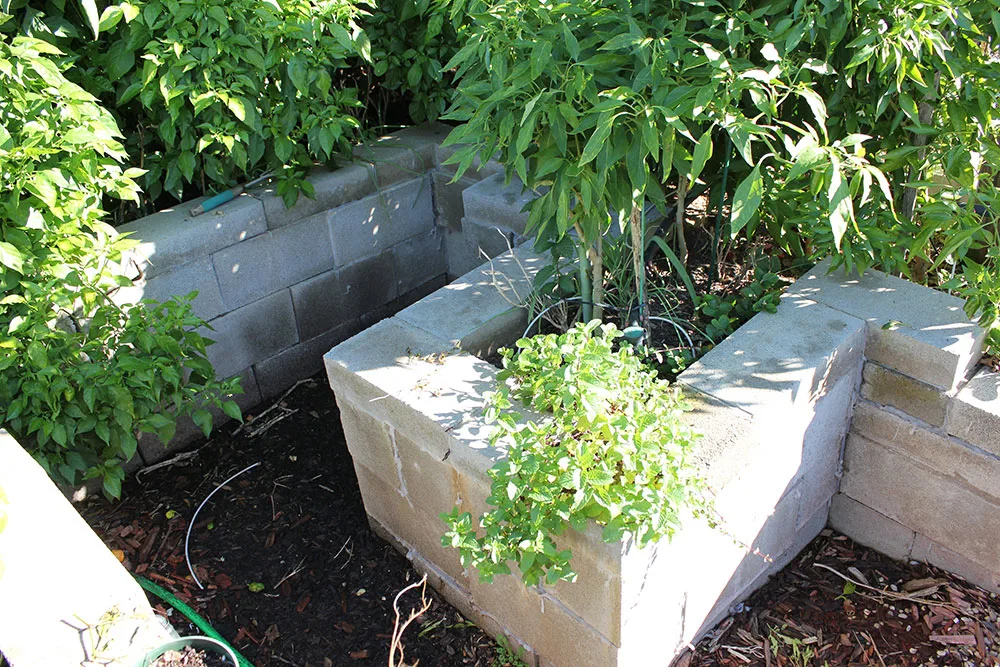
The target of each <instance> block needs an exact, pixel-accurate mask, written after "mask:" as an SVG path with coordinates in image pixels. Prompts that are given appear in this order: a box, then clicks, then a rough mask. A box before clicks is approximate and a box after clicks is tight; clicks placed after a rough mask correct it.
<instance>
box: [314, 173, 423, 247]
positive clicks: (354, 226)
mask: <svg viewBox="0 0 1000 667" xmlns="http://www.w3.org/2000/svg"><path fill="white" fill-rule="evenodd" d="M428 183H429V181H428V180H427V179H425V178H421V179H417V180H415V181H411V182H409V183H404V184H402V185H399V186H396V187H394V188H390V189H388V190H385V191H382V192H379V193H378V194H375V195H371V196H369V197H366V198H364V199H362V200H360V201H357V202H354V203H351V204H347V205H346V206H341V207H340V208H337V209H335V210H332V211H330V212H329V217H328V223H329V225H330V238H331V240H332V242H333V253H334V257H335V258H336V263H337V266H344V265H347V264H351V263H352V262H356V261H358V260H360V259H364V258H365V257H370V256H372V255H374V254H377V253H379V252H381V251H383V250H385V249H387V248H390V247H392V246H393V245H395V244H397V243H399V242H401V241H404V240H406V239H408V238H410V237H411V236H416V235H418V234H421V233H424V232H428V231H430V230H431V229H433V227H434V209H433V206H432V204H431V190H430V185H429V184H428Z"/></svg>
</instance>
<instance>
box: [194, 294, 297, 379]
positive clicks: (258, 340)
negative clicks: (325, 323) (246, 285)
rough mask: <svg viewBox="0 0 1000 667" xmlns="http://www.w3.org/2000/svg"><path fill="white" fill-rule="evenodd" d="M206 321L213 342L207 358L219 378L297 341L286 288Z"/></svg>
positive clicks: (290, 302) (289, 297) (236, 371)
mask: <svg viewBox="0 0 1000 667" xmlns="http://www.w3.org/2000/svg"><path fill="white" fill-rule="evenodd" d="M209 324H210V325H211V326H212V328H213V329H214V331H210V332H208V336H209V337H210V338H212V339H213V340H215V341H216V344H215V345H212V346H211V347H210V348H208V359H209V361H211V362H212V364H213V365H214V366H215V371H216V373H217V374H218V375H219V377H230V376H232V375H235V374H236V373H239V372H241V371H242V370H243V369H245V368H248V367H250V366H252V365H253V364H255V363H257V362H258V361H262V360H264V359H267V358H268V357H273V356H274V355H275V354H277V353H278V352H280V351H281V350H284V349H285V348H287V347H291V346H292V345H295V344H296V343H298V342H299V337H298V333H297V331H296V326H295V313H294V311H293V309H292V297H291V295H290V294H289V292H288V290H281V291H280V292H275V293H274V294H271V295H269V296H266V297H264V298H263V299H259V300H257V301H254V302H253V303H250V304H247V305H246V306H243V307H242V308H237V309H236V310H234V311H232V312H231V313H227V314H225V315H223V316H221V317H217V318H215V319H214V320H212V321H211V322H209Z"/></svg>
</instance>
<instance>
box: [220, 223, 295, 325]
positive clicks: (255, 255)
mask: <svg viewBox="0 0 1000 667" xmlns="http://www.w3.org/2000/svg"><path fill="white" fill-rule="evenodd" d="M212 263H213V264H214V265H215V273H216V275H217V276H218V280H219V289H220V290H221V292H222V300H223V301H224V302H225V304H226V311H231V310H236V309H237V308H239V307H240V306H245V305H247V304H248V303H250V302H251V301H256V300H257V299H259V298H260V297H261V296H266V295H268V294H272V293H274V292H277V291H278V290H279V289H281V288H282V287H287V285H282V284H281V283H280V281H279V280H278V274H277V270H276V266H275V264H276V262H275V260H274V254H273V244H272V240H271V236H270V234H267V233H265V234H261V235H260V236H256V237H254V238H252V239H250V240H248V241H243V242H241V243H237V244H235V245H231V246H229V247H228V248H223V249H222V250H220V251H219V252H217V253H215V254H213V255H212Z"/></svg>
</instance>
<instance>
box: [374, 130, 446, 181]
mask: <svg viewBox="0 0 1000 667" xmlns="http://www.w3.org/2000/svg"><path fill="white" fill-rule="evenodd" d="M440 134H441V133H440V131H439V130H438V129H436V128H431V129H430V130H429V131H424V132H411V133H408V134H399V133H397V134H393V135H390V136H387V137H382V138H380V139H379V140H377V141H375V142H372V143H369V144H362V145H360V146H356V147H355V148H354V159H355V160H357V161H359V162H362V163H365V164H370V165H372V167H373V168H374V170H375V175H376V179H377V180H378V184H379V187H386V186H388V185H392V184H394V183H399V182H400V181H405V180H408V179H411V178H414V177H417V176H420V175H421V174H424V173H426V172H428V171H430V170H431V169H433V168H434V149H435V146H436V144H437V141H438V137H439V135H440ZM441 139H442V140H443V137H441Z"/></svg>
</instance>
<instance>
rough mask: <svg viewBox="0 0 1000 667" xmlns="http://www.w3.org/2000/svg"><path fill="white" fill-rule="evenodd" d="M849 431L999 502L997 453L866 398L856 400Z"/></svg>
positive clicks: (999, 486) (999, 474) (998, 462)
mask: <svg viewBox="0 0 1000 667" xmlns="http://www.w3.org/2000/svg"><path fill="white" fill-rule="evenodd" d="M851 430H852V431H853V432H855V433H857V434H858V435H861V436H863V437H865V438H867V439H868V440H871V441H873V442H877V443H879V444H881V445H885V446H887V447H889V448H890V449H892V450H894V451H896V452H899V453H900V454H903V455H905V456H908V457H909V458H911V459H914V460H916V461H918V462H920V463H921V464H922V465H924V466H926V467H928V468H930V469H932V470H936V471H937V472H938V473H940V474H941V475H944V476H946V477H951V478H952V479H954V481H955V483H957V484H965V485H968V486H969V487H971V488H972V489H975V491H976V493H979V494H980V495H984V496H987V497H990V498H992V499H993V502H996V503H998V504H1000V456H997V455H996V454H994V453H992V452H989V451H987V450H983V449H979V448H978V447H970V446H969V445H968V444H967V443H965V442H963V441H961V440H959V439H957V438H953V437H949V436H948V435H946V434H944V433H939V432H937V431H932V430H930V429H928V428H926V425H925V424H921V423H918V422H916V421H915V420H912V419H907V418H905V417H902V416H900V415H898V414H894V413H892V412H890V411H889V410H886V409H884V408H881V407H879V406H878V405H876V404H874V403H870V402H868V401H858V404H857V405H856V406H855V408H854V418H853V419H852V421H851Z"/></svg>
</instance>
